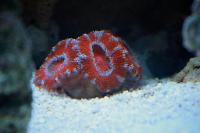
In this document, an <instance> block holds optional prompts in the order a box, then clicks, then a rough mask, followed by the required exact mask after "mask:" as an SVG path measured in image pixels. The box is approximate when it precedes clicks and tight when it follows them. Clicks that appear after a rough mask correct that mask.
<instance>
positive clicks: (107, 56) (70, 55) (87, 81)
mask: <svg viewBox="0 0 200 133" xmlns="http://www.w3.org/2000/svg"><path fill="white" fill-rule="evenodd" d="M140 70H141V69H140V66H139V65H138V64H137V63H136V61H135V59H134V58H133V56H132V53H131V51H130V50H129V49H128V48H127V46H126V45H125V43H124V41H122V40H121V39H120V38H118V37H115V36H114V35H112V34H111V33H110V32H107V31H103V30H102V31H93V32H90V33H89V34H83V35H82V36H80V37H78V38H77V39H66V40H62V41H60V42H58V44H57V45H56V46H55V47H54V48H53V49H52V52H51V53H50V54H49V55H48V56H47V58H46V59H45V62H44V64H43V65H42V66H41V67H40V68H39V69H38V70H37V71H36V72H35V75H34V79H33V83H34V84H35V85H36V86H37V87H39V88H44V89H47V90H49V91H56V92H66V93H68V94H70V95H72V96H73V97H80V95H81V97H82V95H84V96H83V97H88V96H89V97H93V96H96V94H98V95H99V94H105V93H108V92H112V91H113V90H116V89H119V88H120V86H121V85H122V84H123V83H125V81H126V78H127V77H131V78H134V79H139V78H140Z"/></svg>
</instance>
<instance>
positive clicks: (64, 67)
mask: <svg viewBox="0 0 200 133" xmlns="http://www.w3.org/2000/svg"><path fill="white" fill-rule="evenodd" d="M76 45H77V46H78V44H77V40H75V39H67V40H62V41H60V42H58V44H57V45H56V46H55V47H53V48H52V52H51V53H50V54H49V55H48V56H47V58H46V59H45V62H44V64H43V65H42V66H41V67H40V69H39V70H37V71H36V73H35V79H34V83H35V85H36V86H38V87H42V88H45V89H47V90H53V91H54V90H57V89H59V88H63V87H64V88H65V89H67V88H70V87H71V86H73V85H74V84H75V83H76V82H77V79H78V78H79V76H77V75H78V74H79V73H80V64H79V62H78V61H76V59H77V56H78V54H77V52H78V51H77V50H76V49H75V47H76ZM57 91H58V90H57Z"/></svg>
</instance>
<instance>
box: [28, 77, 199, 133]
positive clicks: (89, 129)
mask: <svg viewBox="0 0 200 133" xmlns="http://www.w3.org/2000/svg"><path fill="white" fill-rule="evenodd" d="M32 89H33V103H32V108H33V109H32V117H31V120H30V123H29V127H28V133H132V132H135V133H143V132H144V133H147V132H148V133H150V132H154V133H155V132H158V133H160V132H162V133H177V132H180V133H183V132H184V133H197V132H200V83H175V82H170V81H167V82H166V81H165V82H164V81H163V82H160V83H151V84H149V85H146V86H143V87H141V88H140V89H139V90H136V91H132V92H128V91H124V92H123V93H120V94H116V95H114V96H111V97H104V98H94V99H90V100H86V99H83V100H76V99H71V98H69V97H67V96H64V95H63V96H60V95H57V94H50V93H49V92H46V91H45V90H39V89H38V88H35V87H34V86H33V87H32Z"/></svg>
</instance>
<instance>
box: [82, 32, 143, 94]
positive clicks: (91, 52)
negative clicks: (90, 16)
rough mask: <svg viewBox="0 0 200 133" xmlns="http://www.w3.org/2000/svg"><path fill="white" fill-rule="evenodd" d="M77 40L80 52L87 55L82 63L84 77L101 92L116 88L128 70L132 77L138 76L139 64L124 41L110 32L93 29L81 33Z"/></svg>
mask: <svg viewBox="0 0 200 133" xmlns="http://www.w3.org/2000/svg"><path fill="white" fill-rule="evenodd" d="M78 40H79V41H80V53H81V54H84V55H86V56H87V57H89V58H87V59H86V60H84V61H83V63H82V64H83V68H84V70H85V77H86V78H88V79H89V80H90V81H91V82H92V83H93V84H95V85H96V86H97V87H98V88H99V90H100V91H101V92H109V91H110V90H112V89H114V88H117V87H118V86H119V85H120V84H121V83H123V82H124V80H125V77H126V76H127V72H128V71H130V73H131V74H132V75H133V76H134V77H138V76H139V74H140V67H139V65H138V64H136V63H135V61H134V59H133V58H132V57H131V54H130V52H129V51H128V50H127V48H126V47H125V45H124V42H123V41H122V40H121V39H119V38H117V37H115V36H113V35H112V34H111V33H109V32H104V31H94V32H90V33H89V34H84V35H82V36H81V37H79V38H78ZM127 70H128V71H127Z"/></svg>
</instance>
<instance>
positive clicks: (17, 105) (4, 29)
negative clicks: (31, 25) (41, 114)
mask: <svg viewBox="0 0 200 133" xmlns="http://www.w3.org/2000/svg"><path fill="white" fill-rule="evenodd" d="M0 22H1V23H0V51H1V52H0V108H1V109H0V132H1V133H10V132H20V133H23V132H25V131H26V124H27V122H28V119H29V115H30V102H31V91H30V89H29V84H28V83H29V80H30V77H31V73H32V71H33V62H32V59H31V52H30V51H31V41H30V39H29V37H28V35H27V32H26V30H25V28H24V25H23V23H22V22H21V21H20V20H19V19H18V17H16V16H15V15H13V13H11V12H4V13H1V14H0Z"/></svg>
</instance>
